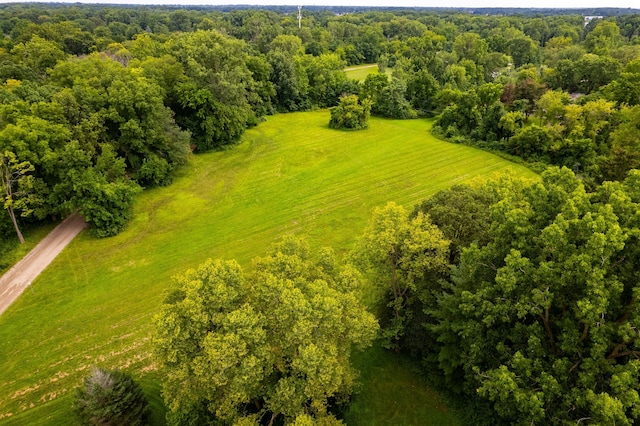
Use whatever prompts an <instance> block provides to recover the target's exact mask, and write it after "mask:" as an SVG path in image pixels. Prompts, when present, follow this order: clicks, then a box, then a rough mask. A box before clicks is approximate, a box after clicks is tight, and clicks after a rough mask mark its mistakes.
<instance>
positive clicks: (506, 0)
mask: <svg viewBox="0 0 640 426" xmlns="http://www.w3.org/2000/svg"><path fill="white" fill-rule="evenodd" d="M12 1H14V0H9V1H8V2H12ZM15 1H21V2H22V1H24V0H15ZM38 1H40V0H38ZM42 1H55V2H61V3H77V2H78V0H42ZM0 2H7V0H0ZM80 3H110V4H146V5H151V4H167V5H190V4H194V5H231V4H243V5H256V6H264V5H291V6H297V5H302V6H303V7H304V6H308V5H316V6H328V5H330V6H394V7H464V8H474V7H526V8H592V7H619V8H636V9H640V0H81V1H80Z"/></svg>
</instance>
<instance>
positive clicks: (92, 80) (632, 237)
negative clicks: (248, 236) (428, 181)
mask: <svg viewBox="0 0 640 426" xmlns="http://www.w3.org/2000/svg"><path fill="white" fill-rule="evenodd" d="M292 9H294V8H285V7H278V8H272V9H262V10H254V9H250V8H246V9H245V8H242V9H235V10H227V9H223V8H220V9H216V8H193V9H188V8H160V7H156V8H151V7H106V6H60V5H37V6H36V5H4V6H2V7H0V28H1V29H2V32H3V33H4V35H5V37H3V38H2V39H1V40H0V84H1V87H0V176H1V178H2V179H1V180H0V183H1V184H2V192H1V194H2V201H3V206H4V209H3V210H0V235H2V243H1V244H0V254H1V253H2V251H8V250H10V249H11V248H12V247H13V246H15V245H16V244H18V242H19V241H22V239H23V238H22V234H21V229H24V227H29V226H34V225H36V224H38V223H42V221H50V220H56V219H57V218H60V217H63V216H66V215H68V214H69V213H71V212H74V211H76V212H79V213H80V214H81V215H82V216H83V217H85V219H86V220H87V222H88V223H89V224H90V227H91V231H92V232H94V233H95V235H97V236H99V237H108V236H112V235H115V234H117V233H118V232H120V231H122V230H123V229H124V228H125V227H126V225H127V222H128V220H129V219H130V216H131V208H132V203H133V200H134V199H135V196H136V194H137V193H139V192H140V191H141V190H143V189H144V188H151V187H155V186H165V185H170V184H171V182H172V177H173V174H174V172H175V171H176V170H177V169H178V168H179V167H181V165H184V164H185V163H186V162H187V161H188V159H189V156H190V155H193V154H194V153H195V155H197V154H198V153H202V152H206V151H211V150H220V149H225V148H227V147H230V146H232V145H233V144H235V143H237V142H238V141H240V139H241V137H242V135H243V132H244V131H245V130H246V129H247V128H249V127H253V126H257V125H259V124H260V123H261V121H263V120H264V117H265V116H268V115H272V114H275V113H287V112H294V111H305V110H310V109H318V108H333V109H332V110H331V125H332V127H334V126H335V127H348V128H352V129H366V127H367V126H366V123H365V122H366V119H367V117H368V115H369V113H370V114H371V115H374V116H379V117H386V118H391V119H414V118H431V119H434V120H435V121H434V126H433V130H432V131H433V132H434V134H436V135H438V137H441V138H443V139H446V140H448V141H451V142H453V143H460V144H468V145H472V146H476V147H479V148H482V149H486V150H490V151H492V152H495V153H497V154H499V155H501V156H504V157H506V158H509V159H511V160H513V161H516V162H521V163H524V164H527V165H528V166H529V167H531V168H532V169H534V170H536V171H538V172H540V173H541V175H542V178H541V180H540V181H538V182H533V183H532V182H527V181H521V180H518V179H511V178H510V177H502V178H498V179H495V180H492V181H489V182H486V183H483V184H481V185H476V186H469V185H456V186H454V187H452V188H451V189H449V190H447V191H444V192H442V193H439V194H437V195H436V196H434V197H433V198H430V199H428V200H425V201H424V202H423V203H422V204H420V205H419V206H416V208H415V210H414V211H406V210H405V209H404V208H402V207H400V206H397V205H395V204H393V203H390V204H388V205H387V206H384V207H380V208H379V209H376V210H375V211H374V212H373V215H372V217H371V219H370V223H369V225H368V227H367V228H366V229H365V230H364V234H363V236H362V238H361V239H360V240H359V241H358V243H357V244H356V246H355V248H354V251H353V253H351V255H350V256H348V257H349V259H347V260H345V262H344V264H342V263H340V262H339V261H336V260H334V259H333V255H332V254H331V253H330V251H321V252H319V253H313V254H312V253H309V249H308V248H307V247H306V246H305V245H304V243H303V242H301V241H298V240H285V241H284V242H283V243H282V244H281V245H279V246H276V247H275V248H274V249H273V251H272V252H270V253H269V254H268V255H267V256H266V257H264V258H260V259H258V260H257V261H256V265H257V266H256V271H254V272H253V273H252V274H245V273H244V272H243V271H242V270H241V269H240V268H239V267H238V265H236V264H234V263H232V262H229V263H210V264H206V265H203V266H202V267H201V268H200V269H198V270H197V271H189V272H187V273H185V275H184V276H182V277H178V278H177V279H176V285H177V286H178V287H179V289H177V290H176V291H175V292H174V293H172V294H171V295H170V296H169V297H168V298H167V300H166V303H165V304H164V305H163V307H162V310H161V313H160V314H159V316H158V318H157V324H158V327H159V331H158V333H157V336H156V337H155V339H156V340H155V342H156V343H155V344H156V350H157V352H158V357H159V359H161V361H162V363H163V365H165V367H166V368H167V377H168V380H167V387H166V393H165V397H166V399H167V405H168V406H169V407H170V408H171V410H172V413H171V414H170V415H169V416H168V418H169V420H170V422H173V423H175V424H187V423H189V422H191V423H189V424H198V423H199V422H200V423H201V422H204V421H208V422H215V421H224V422H244V423H242V424H252V422H253V423H255V422H262V423H264V424H275V423H274V422H276V423H277V422H291V423H294V422H295V424H312V423H313V422H314V421H318V422H324V423H322V424H333V423H337V422H338V420H337V418H339V414H336V413H339V410H336V409H335V407H336V406H340V405H341V404H344V403H346V401H348V398H347V397H348V395H349V393H350V392H351V390H352V389H353V388H354V378H355V374H354V373H353V372H352V371H351V369H350V367H349V365H348V359H349V351H350V347H351V346H354V347H365V346H367V345H369V344H371V342H372V340H373V335H374V334H375V333H376V332H377V330H378V325H377V323H376V321H375V320H374V319H373V318H372V317H371V316H370V314H369V313H368V312H366V311H365V310H364V308H363V307H362V306H361V304H360V303H359V302H358V301H356V300H355V298H354V295H353V288H355V287H356V284H355V283H356V282H357V281H358V280H359V279H360V278H358V276H359V275H358V272H357V271H356V269H359V270H360V271H362V272H364V273H365V275H366V276H368V277H373V278H372V279H373V280H374V281H376V282H378V283H379V284H380V286H381V288H380V293H381V294H382V295H384V296H383V297H382V298H381V299H380V309H379V312H378V322H379V325H380V331H379V333H378V334H379V337H380V340H381V341H382V344H384V345H385V347H387V348H389V349H390V350H395V351H398V352H402V353H405V354H409V356H411V357H413V358H414V359H416V360H419V362H420V363H421V365H422V366H423V371H424V374H425V376H427V377H428V379H429V380H430V381H431V382H432V383H434V385H435V386H438V387H439V388H440V389H442V390H443V391H444V392H446V394H447V395H450V398H451V400H452V403H454V404H455V403H456V402H455V401H466V404H468V405H471V406H472V407H473V410H469V412H468V413H467V414H466V415H467V416H469V421H470V422H473V423H474V424H498V423H500V422H502V423H505V424H520V423H527V424H549V423H551V424H564V423H567V424H568V423H576V422H578V423H579V422H585V423H587V424H633V423H634V422H635V421H637V420H638V419H639V418H640V410H639V409H638V406H639V405H638V404H639V403H640V394H639V392H640V385H639V384H638V383H639V379H640V341H639V335H638V326H639V325H640V324H638V323H637V321H638V314H640V312H639V310H638V306H637V302H636V299H637V297H638V292H639V291H640V287H638V285H639V284H638V283H639V280H638V278H639V274H640V272H639V271H638V269H637V266H636V265H638V264H639V263H640V259H639V256H640V239H639V238H640V222H639V220H640V217H639V215H638V212H639V211H640V206H639V203H640V182H639V179H640V174H639V172H638V171H637V170H635V169H639V168H640V15H639V14H633V13H631V12H633V11H629V10H627V11H625V13H622V11H619V10H616V11H611V10H607V9H603V10H595V11H590V12H592V13H593V14H601V15H603V17H601V18H596V19H592V20H590V21H588V22H587V20H585V17H584V16H582V15H579V14H577V13H575V11H574V14H560V13H557V14H554V13H547V12H544V11H535V10H534V11H531V10H528V11H525V10H522V11H517V10H516V11H513V10H511V11H504V10H502V11H497V13H504V14H503V15H498V14H495V15H494V14H486V16H485V12H484V11H482V13H481V11H477V13H476V14H470V13H463V12H461V11H455V10H419V9H416V10H413V9H409V10H401V9H397V10H396V9H385V10H382V9H380V10H375V9H373V10H357V11H348V12H349V13H335V12H336V11H335V10H331V9H322V8H310V9H309V10H307V9H305V10H303V14H302V20H301V21H300V22H299V21H298V18H297V10H292ZM513 12H516V13H514V14H511V13H513ZM359 64H377V69H378V70H379V72H376V73H372V74H370V75H368V76H367V77H366V79H364V81H358V80H353V79H350V78H348V77H347V74H346V73H345V69H346V68H347V67H349V66H354V65H359ZM359 107H360V108H359ZM349 108H351V110H349ZM352 110H353V111H354V110H358V111H360V112H359V113H358V114H360V115H358V116H357V117H356V118H357V120H356V119H355V118H354V119H353V120H352V121H348V120H347V121H346V123H347V124H345V121H344V120H342V121H341V119H340V117H339V116H340V115H341V114H342V115H344V114H349V113H350V112H349V111H352ZM345 111H346V112H345ZM352 118H353V117H352ZM327 122H328V123H329V114H327ZM357 131H366V130H357ZM352 265H353V266H352ZM194 283H199V284H194ZM203 283H204V284H203ZM291 283H295V285H292V284H291ZM207 286H209V287H207ZM283 294H288V295H289V296H290V299H287V300H288V301H289V302H290V303H291V306H290V310H291V312H294V311H296V312H297V310H299V311H300V312H299V313H298V314H297V315H298V316H295V315H293V314H291V313H290V312H289V311H287V312H284V311H283V310H284V308H282V307H281V306H274V305H272V304H270V301H271V300H274V299H277V300H279V299H281V298H283V296H282V295H283ZM294 302H295V303H294ZM287 306H288V305H287ZM302 307H304V309H303V308H302ZM281 311H282V312H281ZM203 312H204V314H203ZM348 312H350V313H351V314H347V313H348ZM209 314H210V315H209ZM287 315H289V316H287ZM284 317H286V318H287V320H290V322H283V323H278V321H275V322H274V320H273V318H284ZM315 317H319V318H323V319H324V320H322V321H321V326H317V328H313V327H314V326H312V325H310V324H311V323H312V322H313V321H312V320H311V318H315ZM305 327H306V328H305ZM180 330H183V331H184V330H188V331H189V333H187V334H188V335H187V337H185V336H183V335H181V334H180ZM211 330H214V331H215V332H213V331H211ZM274 330H279V332H280V334H277V333H276V332H275V331H274ZM209 331H211V332H209ZM292 331H294V333H291V332H292ZM283 336H284V337H283ZM319 336H320V337H319ZM279 338H280V339H281V340H285V341H280V340H279ZM318 338H321V339H322V340H323V342H325V344H324V345H317V346H316V343H317V342H316V343H314V339H318ZM198 339H200V340H198ZM310 342H311V343H310ZM302 345H306V346H305V348H306V350H307V352H304V353H300V350H299V348H300V347H301V346H302ZM265 348H271V350H266V349H265ZM273 348H277V354H274V351H275V349H273ZM201 351H204V352H206V353H207V354H208V355H207V356H208V357H209V358H207V356H205V355H202V354H201ZM225 351H227V352H229V351H231V352H229V353H233V354H235V355H234V357H233V359H227V358H229V357H230V355H229V354H228V353H227V357H226V358H225V356H222V355H224V354H225V353H226V352H225ZM221 354H222V355H221ZM236 358H237V359H240V360H241V362H239V363H234V361H235V360H236ZM225 363H226V364H225ZM221 371H222V372H225V371H226V372H229V371H231V373H225V374H230V375H231V376H232V377H231V379H229V378H228V377H227V378H224V377H222V376H224V374H222V373H221ZM325 371H333V372H335V374H334V375H330V374H328V373H327V374H324V372H325ZM213 377H215V380H213V379H212V378H213ZM187 382H189V383H190V386H185V383H187ZM301 395H303V396H302V397H301ZM249 401H250V402H251V404H249ZM334 415H335V416H336V417H334Z"/></svg>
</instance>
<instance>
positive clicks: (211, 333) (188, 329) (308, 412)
mask: <svg viewBox="0 0 640 426" xmlns="http://www.w3.org/2000/svg"><path fill="white" fill-rule="evenodd" d="M254 264H255V272H254V273H252V274H250V275H248V274H246V273H244V272H243V271H242V269H241V268H240V266H239V265H238V264H237V263H236V262H234V261H221V260H215V261H213V260H210V261H208V262H207V263H205V264H203V265H201V266H199V267H198V268H197V269H193V270H189V271H187V272H186V273H185V274H183V275H181V276H179V277H177V278H176V284H177V286H178V289H177V290H175V291H174V292H173V293H171V294H170V295H169V296H168V297H167V299H166V301H165V304H164V305H163V307H162V310H161V312H160V314H158V316H157V317H156V325H157V331H156V335H155V337H154V345H155V348H156V353H157V355H158V358H159V360H160V361H161V363H162V364H163V367H164V369H165V372H166V375H167V380H166V382H165V387H164V392H165V399H166V402H167V404H168V406H169V408H170V409H171V411H172V414H170V415H169V419H170V420H171V419H173V421H175V422H178V423H179V422H180V421H184V419H185V418H191V419H194V421H197V422H200V423H202V421H203V419H206V418H208V419H214V418H215V419H219V420H221V421H223V422H225V423H235V422H245V423H247V424H249V423H251V424H253V423H257V422H259V421H261V420H264V419H267V422H268V423H272V422H273V421H274V420H276V419H277V420H278V421H284V422H285V423H287V424H289V423H294V422H301V421H303V420H304V419H305V418H307V416H310V417H312V418H315V419H326V420H327V421H331V422H333V423H337V421H336V420H335V418H334V417H333V415H332V414H331V408H332V404H334V403H340V402H344V401H346V398H348V396H349V395H350V394H351V392H352V391H353V390H354V386H355V383H356V377H357V374H356V371H355V370H354V369H353V367H352V366H351V365H350V355H351V352H352V350H355V349H362V348H364V347H366V346H368V345H370V344H371V342H372V340H373V338H374V337H375V335H376V331H377V329H378V325H377V322H376V320H375V318H374V316H373V315H372V314H370V313H368V312H367V311H366V310H365V308H364V307H363V305H362V304H361V302H359V300H358V297H357V293H356V291H357V286H358V283H359V280H360V278H359V276H358V274H357V273H356V271H355V270H354V269H353V268H352V267H350V266H349V265H346V266H344V267H340V266H339V265H338V264H337V263H336V262H335V261H334V260H333V255H332V253H331V251H330V250H328V249H323V250H321V251H320V252H319V253H318V254H317V255H315V256H314V255H312V253H310V251H309V249H308V247H307V246H306V244H305V243H304V241H302V240H299V239H297V238H294V237H286V238H285V239H284V240H283V241H282V242H281V243H279V244H277V245H275V246H274V247H273V248H272V250H271V251H270V252H269V254H268V255H267V256H266V257H263V258H257V259H255V261H254ZM180 419H182V420H180ZM196 419H199V420H196Z"/></svg>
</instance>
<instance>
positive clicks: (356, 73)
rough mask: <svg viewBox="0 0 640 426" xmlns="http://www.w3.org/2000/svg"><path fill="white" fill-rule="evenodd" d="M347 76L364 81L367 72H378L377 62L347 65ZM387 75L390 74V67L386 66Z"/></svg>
mask: <svg viewBox="0 0 640 426" xmlns="http://www.w3.org/2000/svg"><path fill="white" fill-rule="evenodd" d="M345 72H346V73H347V77H349V78H352V79H354V80H358V81H365V80H366V79H367V76H368V75H369V74H378V64H364V65H355V66H352V67H347V69H346V70H345ZM385 73H386V74H387V75H391V69H390V68H387V70H386V72H385Z"/></svg>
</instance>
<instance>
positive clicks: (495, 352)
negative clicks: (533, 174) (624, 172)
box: [430, 168, 640, 425]
mask: <svg viewBox="0 0 640 426" xmlns="http://www.w3.org/2000/svg"><path fill="white" fill-rule="evenodd" d="M639 184H640V173H639V172H637V171H632V172H631V173H630V174H629V176H628V177H627V179H626V180H625V181H624V182H615V183H611V182H609V183H605V184H603V185H602V186H601V187H599V188H597V189H596V190H595V191H594V192H592V193H589V192H587V191H586V190H585V187H584V186H583V184H582V182H581V181H580V180H578V179H577V178H576V177H575V175H574V174H573V173H572V172H571V171H569V170H568V169H566V168H563V169H550V170H549V171H547V172H545V173H543V175H542V181H541V182H535V183H531V184H528V185H526V186H525V187H524V188H523V189H522V190H518V191H506V192H504V193H505V194H506V196H504V198H502V199H501V200H500V201H499V202H497V203H496V204H494V205H493V206H492V209H491V218H492V225H491V227H490V231H489V236H490V242H489V243H488V244H485V245H483V246H482V247H478V246H474V245H472V246H471V247H470V248H468V249H466V250H464V251H463V253H462V256H461V261H460V264H459V266H458V267H457V268H456V269H455V270H454V271H453V274H452V287H451V289H450V290H449V291H446V292H444V293H443V294H442V295H441V296H440V300H439V304H438V309H437V310H436V312H437V314H436V317H437V318H438V321H437V324H436V325H434V326H432V327H430V329H431V331H432V332H433V333H435V334H436V335H438V340H439V342H440V343H441V345H442V346H441V349H440V353H439V355H438V357H437V360H438V363H439V365H440V368H441V369H442V371H443V372H444V373H445V375H446V376H447V377H448V378H449V380H450V384H451V385H452V386H459V385H460V384H461V383H462V384H463V386H462V390H464V391H466V392H468V393H469V394H471V395H479V396H481V397H483V398H486V400H488V401H490V402H491V404H492V406H493V408H494V410H495V413H496V414H497V416H498V417H499V418H502V419H503V420H505V421H506V422H508V423H509V424H514V423H515V424H525V423H526V424H576V422H577V423H580V422H581V421H584V419H589V421H590V422H591V423H593V424H609V425H611V424H628V425H630V424H634V422H637V421H638V419H639V418H640V410H638V404H640V384H639V383H640V337H639V335H638V332H637V330H638V327H639V326H640V317H639V312H638V307H637V303H638V302H637V297H638V294H639V291H640V285H639V283H638V279H637V275H638V274H637V265H638V262H639V261H640V259H639V256H640V243H639V242H640V239H639V237H638V236H639V235H640V221H639V219H638V214H637V212H638V211H640V210H639V209H640V191H639V190H638V188H640V185H639ZM581 419H582V420H581ZM495 421H496V419H495V418H494V422H495Z"/></svg>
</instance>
